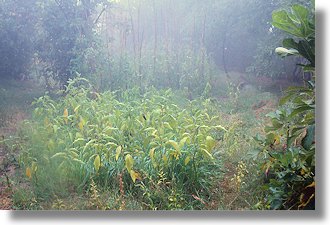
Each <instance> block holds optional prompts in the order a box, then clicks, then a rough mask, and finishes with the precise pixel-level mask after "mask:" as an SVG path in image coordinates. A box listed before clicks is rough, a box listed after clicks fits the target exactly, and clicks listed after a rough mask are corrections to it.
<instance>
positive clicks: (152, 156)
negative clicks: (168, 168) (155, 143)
mask: <svg viewBox="0 0 330 225" xmlns="http://www.w3.org/2000/svg"><path fill="white" fill-rule="evenodd" d="M154 154H155V148H152V149H150V152H149V156H150V158H151V159H152V160H154Z"/></svg>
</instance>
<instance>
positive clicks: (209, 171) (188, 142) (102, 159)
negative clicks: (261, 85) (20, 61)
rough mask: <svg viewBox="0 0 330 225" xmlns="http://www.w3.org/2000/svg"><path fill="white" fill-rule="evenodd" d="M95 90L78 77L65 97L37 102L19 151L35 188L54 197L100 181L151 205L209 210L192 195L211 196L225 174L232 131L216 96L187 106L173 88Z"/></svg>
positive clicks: (104, 185)
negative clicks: (225, 142) (224, 148)
mask: <svg viewBox="0 0 330 225" xmlns="http://www.w3.org/2000/svg"><path fill="white" fill-rule="evenodd" d="M92 90H93V89H92V88H91V87H90V85H89V83H88V81H87V80H85V79H82V78H77V79H75V80H72V81H70V82H69V83H68V86H67V88H66V90H65V92H64V93H63V95H64V97H62V98H59V99H57V100H54V99H52V98H50V97H49V96H47V95H45V96H43V97H41V98H39V99H38V100H36V101H35V103H34V105H35V110H34V113H33V118H32V119H31V120H29V121H25V124H24V127H23V134H24V136H23V139H24V145H23V147H22V150H21V154H20V157H19V162H20V164H21V165H22V167H23V168H24V170H25V174H26V177H27V179H28V180H29V181H30V182H31V185H32V186H33V190H34V193H35V194H36V195H37V196H43V198H44V199H49V200H51V199H52V198H55V196H56V198H63V197H65V196H68V195H70V193H73V192H78V193H86V190H87V189H89V187H91V185H92V186H93V187H94V191H95V185H97V186H98V187H100V188H103V189H105V188H106V189H113V190H118V191H120V192H119V193H116V194H117V195H118V196H119V198H121V199H122V200H123V201H124V198H125V196H126V195H129V196H133V197H134V198H135V199H137V200H138V201H140V202H141V203H143V204H142V205H143V208H145V209H201V208H203V204H201V202H200V201H198V200H196V198H194V197H193V196H197V197H198V198H202V199H203V198H204V199H207V198H208V197H209V196H208V194H207V193H209V192H208V189H209V188H210V186H211V182H212V181H213V179H215V177H219V175H220V174H219V173H220V170H219V168H220V167H221V160H220V158H219V155H218V151H217V149H219V146H218V140H217V139H219V138H221V137H222V136H223V135H224V133H226V132H227V130H226V129H225V128H224V127H223V126H221V125H220V119H221V118H219V116H217V115H216V114H215V113H214V112H215V111H216V110H215V109H214V105H213V104H212V103H211V101H209V100H207V99H206V100H203V99H198V100H194V101H187V102H186V104H185V107H184V108H183V107H182V106H180V105H177V104H176V102H175V96H174V95H173V93H172V91H171V90H167V91H156V90H150V91H148V92H146V93H144V94H141V93H140V90H139V89H132V90H129V91H125V92H117V93H116V92H105V93H96V92H93V91H92ZM118 177H120V179H118ZM91 180H92V181H93V182H95V183H94V184H93V183H90V182H91ZM94 197H95V196H94ZM95 204H97V203H95Z"/></svg>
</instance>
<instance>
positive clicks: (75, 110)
mask: <svg viewBox="0 0 330 225" xmlns="http://www.w3.org/2000/svg"><path fill="white" fill-rule="evenodd" d="M80 106H81V105H78V106H77V107H76V108H74V110H73V111H74V112H75V113H77V112H78V109H79V108H80Z"/></svg>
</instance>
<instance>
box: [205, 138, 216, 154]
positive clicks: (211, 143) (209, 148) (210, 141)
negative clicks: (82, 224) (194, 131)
mask: <svg viewBox="0 0 330 225" xmlns="http://www.w3.org/2000/svg"><path fill="white" fill-rule="evenodd" d="M215 143H216V142H215V140H214V139H213V138H212V137H211V136H207V137H206V150H207V151H208V152H211V151H212V149H213V148H214V147H215Z"/></svg>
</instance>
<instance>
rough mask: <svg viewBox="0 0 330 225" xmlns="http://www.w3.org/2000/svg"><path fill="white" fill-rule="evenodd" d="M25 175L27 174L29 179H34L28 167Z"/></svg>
mask: <svg viewBox="0 0 330 225" xmlns="http://www.w3.org/2000/svg"><path fill="white" fill-rule="evenodd" d="M25 174H26V176H27V177H28V178H29V179H31V177H32V173H31V169H30V167H27V168H26V170H25Z"/></svg>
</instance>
